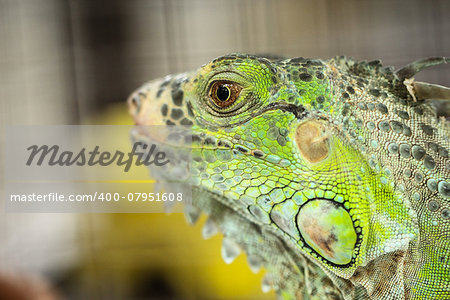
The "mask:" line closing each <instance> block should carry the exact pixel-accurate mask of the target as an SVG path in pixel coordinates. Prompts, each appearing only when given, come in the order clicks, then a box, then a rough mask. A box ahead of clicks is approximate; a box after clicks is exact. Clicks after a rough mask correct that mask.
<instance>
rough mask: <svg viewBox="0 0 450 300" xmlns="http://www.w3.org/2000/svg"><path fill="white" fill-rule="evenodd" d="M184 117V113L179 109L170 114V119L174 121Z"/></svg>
mask: <svg viewBox="0 0 450 300" xmlns="http://www.w3.org/2000/svg"><path fill="white" fill-rule="evenodd" d="M182 116H183V111H182V110H181V109H179V108H174V109H172V112H171V113H170V117H171V118H172V119H174V120H179V119H181V117H182Z"/></svg>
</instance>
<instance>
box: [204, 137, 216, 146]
mask: <svg viewBox="0 0 450 300" xmlns="http://www.w3.org/2000/svg"><path fill="white" fill-rule="evenodd" d="M205 145H206V146H215V145H216V140H215V138H213V137H210V136H209V137H207V138H205Z"/></svg>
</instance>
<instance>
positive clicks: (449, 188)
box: [438, 181, 450, 197]
mask: <svg viewBox="0 0 450 300" xmlns="http://www.w3.org/2000/svg"><path fill="white" fill-rule="evenodd" d="M438 191H439V194H441V195H442V196H444V197H449V196H450V184H449V183H448V182H447V181H441V182H439V184H438Z"/></svg>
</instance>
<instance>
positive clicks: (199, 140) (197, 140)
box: [186, 134, 202, 144]
mask: <svg viewBox="0 0 450 300" xmlns="http://www.w3.org/2000/svg"><path fill="white" fill-rule="evenodd" d="M186 138H189V137H188V136H186ZM191 141H192V143H193V144H201V143H202V138H201V137H199V136H198V135H196V134H193V135H192V137H191Z"/></svg>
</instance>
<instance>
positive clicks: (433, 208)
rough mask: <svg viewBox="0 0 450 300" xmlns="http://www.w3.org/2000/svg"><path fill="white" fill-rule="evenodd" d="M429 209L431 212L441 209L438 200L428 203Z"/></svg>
mask: <svg viewBox="0 0 450 300" xmlns="http://www.w3.org/2000/svg"><path fill="white" fill-rule="evenodd" d="M428 209H429V210H430V211H433V212H434V211H437V210H438V209H439V203H438V202H437V201H436V200H431V201H430V202H428Z"/></svg>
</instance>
